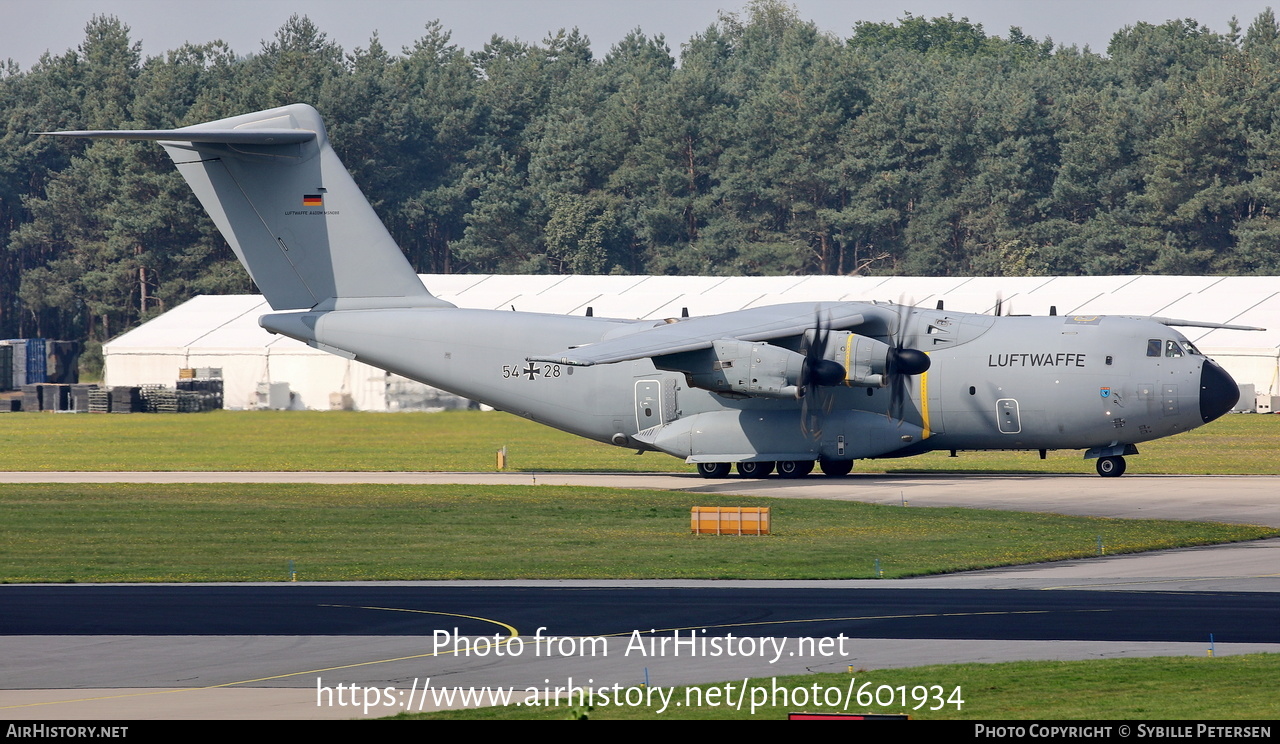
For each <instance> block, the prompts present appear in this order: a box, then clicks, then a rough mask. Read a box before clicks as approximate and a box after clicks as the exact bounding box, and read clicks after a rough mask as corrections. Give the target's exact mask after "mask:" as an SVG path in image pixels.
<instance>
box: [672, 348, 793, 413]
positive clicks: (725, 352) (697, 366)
mask: <svg viewBox="0 0 1280 744" xmlns="http://www.w3.org/2000/svg"><path fill="white" fill-rule="evenodd" d="M654 364H655V365H657V367H658V368H659V369H668V370H673V371H676V372H683V373H685V376H686V377H687V378H688V380H689V384H690V385H693V386H694V387H700V388H702V389H704V390H711V391H713V392H717V393H729V394H737V395H747V396H756V397H764V398H799V397H800V396H801V395H802V394H803V393H802V391H801V390H800V387H799V384H798V382H799V379H800V371H801V369H803V367H804V356H803V355H801V354H797V353H795V352H794V351H790V350H788V349H784V348H782V347H779V346H773V345H770V344H766V343H763V342H751V341H738V340H735V339H722V340H720V341H716V342H715V343H713V344H712V346H711V348H710V349H706V350H704V351H697V352H689V353H684V354H671V355H668V356H665V357H656V358H654Z"/></svg>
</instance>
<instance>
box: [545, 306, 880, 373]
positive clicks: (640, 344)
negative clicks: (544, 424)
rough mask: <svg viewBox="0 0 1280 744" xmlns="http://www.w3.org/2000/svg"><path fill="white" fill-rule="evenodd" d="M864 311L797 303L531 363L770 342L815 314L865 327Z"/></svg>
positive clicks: (604, 360) (607, 360) (827, 323)
mask: <svg viewBox="0 0 1280 744" xmlns="http://www.w3.org/2000/svg"><path fill="white" fill-rule="evenodd" d="M864 311H865V306H862V305H855V304H849V303H839V304H826V303H818V304H817V305H814V304H809V303H803V302H797V303H791V304H787V305H773V306H770V307H756V308H751V309H748V310H738V311H736V312H732V313H724V314H722V315H708V316H705V317H701V318H689V319H687V320H680V321H677V322H674V323H667V324H665V325H657V326H654V327H652V328H648V329H646V330H643V331H637V332H635V333H630V334H627V335H625V336H619V337H616V338H608V339H605V340H603V341H598V342H596V343H593V344H586V345H584V346H579V347H578V348H576V349H566V350H564V351H561V352H557V353H555V354H551V355H547V356H531V357H528V361H532V362H549V363H552V364H568V365H572V366H577V367H590V366H592V365H595V364H612V363H613V362H625V361H629V360H632V359H645V358H648V357H655V356H663V355H665V354H677V353H680V352H684V351H697V350H698V349H707V348H710V347H711V345H712V344H713V343H715V342H716V341H719V340H721V339H728V338H731V339H738V340H740V341H767V340H769V339H775V338H784V337H787V336H798V335H799V334H801V333H804V332H805V331H807V330H809V329H811V328H813V327H814V326H815V325H816V323H817V321H816V319H815V315H821V316H822V324H823V326H824V327H826V328H831V329H833V330H844V329H848V328H853V327H855V326H859V325H862V323H863V322H864V320H865V319H864V316H863V313H864Z"/></svg>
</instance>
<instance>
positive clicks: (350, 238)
mask: <svg viewBox="0 0 1280 744" xmlns="http://www.w3.org/2000/svg"><path fill="white" fill-rule="evenodd" d="M52 134H57V135H63V136H75V137H89V138H110V139H125V140H157V141H159V142H160V144H161V145H162V146H163V147H164V149H165V150H166V151H167V152H168V153H169V156H170V157H171V158H173V162H174V163H175V164H176V165H177V167H178V170H179V171H180V172H181V173H182V175H183V177H184V178H186V180H187V183H188V184H190V185H191V188H192V189H193V190H194V191H195V193H196V196H197V197H198V198H199V199H200V202H201V203H202V204H203V205H204V208H205V209H206V210H207V211H208V212H209V216H210V217H212V218H213V221H214V222H215V223H216V224H217V226H218V229H219V230H221V231H222V235H223V236H224V237H225V238H226V239H227V242H228V243H230V244H231V248H232V249H233V250H234V251H235V253H236V256H237V257H238V258H239V259H240V261H241V263H243V264H244V266H245V268H246V269H248V271H249V274H250V275H251V276H252V277H253V280H254V282H255V283H256V284H257V285H258V287H259V289H261V290H262V293H263V294H264V295H265V296H266V299H267V301H268V302H269V303H270V304H271V308H272V309H273V310H274V311H275V312H273V313H271V314H268V315H264V316H262V317H261V318H260V319H259V323H260V324H261V325H262V327H263V328H266V329H267V330H269V331H271V332H273V333H280V334H284V335H286V336H289V337H292V338H295V339H298V340H300V341H304V342H306V343H307V344H310V345H311V346H314V347H315V348H318V349H323V350H325V351H329V352H332V353H334V354H338V355H340V356H343V357H346V358H348V359H359V360H360V361H362V362H366V363H368V364H371V365H373V366H376V367H380V368H382V369H385V370H389V371H391V372H395V373H396V374H400V375H404V376H405V377H409V378H412V379H415V380H420V381H422V382H424V383H428V384H430V385H435V386H437V387H440V388H443V389H445V390H449V391H451V392H454V393H456V394H458V395H462V396H465V397H467V398H471V399H473V400H477V401H481V402H484V403H487V404H489V405H492V406H495V407H497V408H500V409H502V410H505V411H510V412H512V413H515V414H517V415H520V416H524V417H525V418H528V419H532V420H534V421H537V422H540V423H543V424H547V425H549V426H554V427H556V428H558V429H563V430H565V431H568V432H572V433H574V434H577V435H580V436H583V437H587V438H589V439H594V440H597V441H601V442H608V443H611V444H615V445H618V446H620V447H629V448H636V449H638V450H657V451H660V452H665V453H667V454H670V455H674V456H676V457H682V458H684V459H685V460H686V461H687V462H690V463H695V464H696V465H697V468H698V471H699V472H700V473H701V474H702V475H703V476H705V477H708V478H721V477H724V476H726V475H728V473H729V469H730V467H731V465H733V464H735V463H736V465H737V469H738V472H739V473H740V474H742V475H744V476H748V477H763V476H767V475H769V474H770V473H772V472H773V471H774V470H775V469H776V470H777V472H778V474H779V475H781V476H783V477H799V476H804V475H807V474H808V473H810V472H811V471H812V470H813V467H814V463H815V462H816V463H818V464H819V465H820V467H821V469H822V471H823V472H824V473H826V474H828V475H844V474H847V473H848V472H849V471H850V469H851V468H852V466H853V461H854V460H857V459H861V458H880V457H904V456H908V455H916V454H920V453H922V452H928V451H932V450H952V451H953V452H954V451H956V450H988V449H990V450H996V449H999V450H1039V451H1040V455H1041V457H1043V456H1044V452H1045V451H1046V450H1051V449H1055V450H1056V449H1081V450H1085V453H1084V456H1085V457H1086V458H1096V459H1097V461H1098V462H1097V470H1098V473H1099V474H1101V475H1104V476H1118V475H1121V474H1122V473H1123V472H1124V470H1125V460H1124V457H1125V456H1126V455H1133V454H1137V452H1138V450H1137V448H1136V447H1135V444H1136V443H1138V442H1145V441H1147V440H1151V439H1159V438H1160V437H1167V436H1169V435H1171V434H1177V433H1179V432H1183V431H1187V430H1188V429H1193V428H1195V427H1197V426H1200V425H1201V424H1204V423H1206V422H1209V421H1212V420H1213V419H1216V418H1218V417H1219V416H1221V415H1222V414H1224V413H1226V412H1227V411H1229V410H1230V409H1231V407H1232V406H1233V405H1235V403H1236V400H1237V398H1238V395H1239V394H1238V390H1237V388H1236V384H1235V382H1234V381H1233V380H1232V379H1231V377H1230V376H1229V375H1228V374H1227V373H1226V372H1225V371H1223V369H1222V368H1221V367H1220V366H1218V365H1217V364H1216V363H1215V362H1214V361H1213V360H1211V359H1209V358H1207V357H1205V356H1204V355H1203V354H1201V353H1200V352H1199V351H1198V350H1197V349H1196V348H1195V346H1193V345H1192V344H1191V343H1190V342H1189V341H1188V340H1187V339H1186V338H1185V337H1184V336H1183V335H1182V334H1180V333H1178V332H1177V331H1175V330H1173V329H1172V328H1171V327H1170V326H1199V327H1205V328H1241V327H1240V326H1228V325H1218V324H1211V323H1196V322H1192V321H1180V320H1172V319H1168V318H1144V317H1127V316H1092V315H1091V316H1056V315H1050V316H1049V317H1010V316H1005V317H1000V316H999V315H998V314H997V315H996V316H990V315H974V314H970V313H958V312H950V311H945V310H943V309H942V307H938V308H937V309H934V310H926V309H920V308H916V307H908V306H904V305H900V304H892V303H886V302H839V303H829V302H823V303H817V304H816V305H815V304H787V305H776V306H772V307H759V308H751V309H748V310H739V311H736V312H729V313H724V314H723V315H713V316H708V317H697V318H672V319H668V320H665V321H661V322H654V321H636V320H621V319H607V318H594V317H577V316H574V317H569V316H558V315H543V314H536V313H518V312H502V311H495V310H470V309H462V308H458V307H455V306H454V305H452V304H450V303H448V302H445V301H443V300H440V299H438V298H436V297H434V296H432V294H431V293H430V292H428V291H427V289H426V288H425V287H424V286H423V284H422V282H421V280H420V279H419V278H418V276H417V275H416V274H415V273H414V271H413V268H412V267H410V265H409V262H408V261H407V260H406V259H405V257H404V254H403V253H402V252H401V251H400V248H399V247H398V246H397V245H396V244H395V242H394V241H393V240H392V238H391V235H390V234H389V233H388V232H387V230H386V228H385V227H384V226H383V225H382V223H381V221H380V220H379V219H378V217H377V215H375V214H374V211H373V209H372V208H371V207H370V206H369V203H368V202H367V201H366V200H365V198H364V196H363V195H362V194H361V193H360V189H359V188H358V187H357V186H356V184H355V182H354V181H353V180H352V179H351V176H350V174H348V173H347V171H346V169H345V168H343V166H342V163H341V162H340V161H339V160H338V156H337V155H336V154H335V153H334V151H333V149H332V148H331V147H330V145H329V139H328V136H327V134H326V133H325V128H324V123H323V122H322V121H321V118H320V115H319V113H317V112H316V110H315V109H313V108H311V107H310V106H305V105H293V106H285V107H283V108H276V109H271V110H269V111H260V112H258V113H253V114H246V115H244V116H235V117H231V118H229V119H222V120H220V121H214V122H209V123H207V124H198V125H195V126H190V127H184V128H182V129H174V130H150V131H84V132H53V133H52ZM1256 330H1260V329H1256Z"/></svg>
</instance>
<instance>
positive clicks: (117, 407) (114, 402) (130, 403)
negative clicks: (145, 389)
mask: <svg viewBox="0 0 1280 744" xmlns="http://www.w3.org/2000/svg"><path fill="white" fill-rule="evenodd" d="M143 410H145V409H144V408H143V405H142V391H141V390H139V389H138V388H136V387H127V386H117V387H113V388H111V412H112V413H134V412H140V411H143Z"/></svg>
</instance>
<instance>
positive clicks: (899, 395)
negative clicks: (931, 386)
mask: <svg viewBox="0 0 1280 744" xmlns="http://www.w3.org/2000/svg"><path fill="white" fill-rule="evenodd" d="M895 307H896V310H895V313H896V314H897V319H898V324H897V328H895V329H894V330H893V333H892V334H891V335H890V337H889V342H890V343H889V353H888V355H887V357H886V359H885V361H886V369H885V374H886V375H887V376H888V378H889V418H892V419H895V420H897V421H898V422H899V423H901V422H902V409H903V404H904V402H905V401H906V396H907V378H908V377H911V376H913V375H918V374H921V373H923V372H926V371H928V369H929V355H928V354H926V353H924V352H923V351H920V350H919V349H908V348H906V347H905V343H906V333H905V330H906V325H907V324H906V321H905V320H904V319H903V317H902V311H903V305H902V304H901V303H899V304H897V305H896V306H895Z"/></svg>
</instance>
